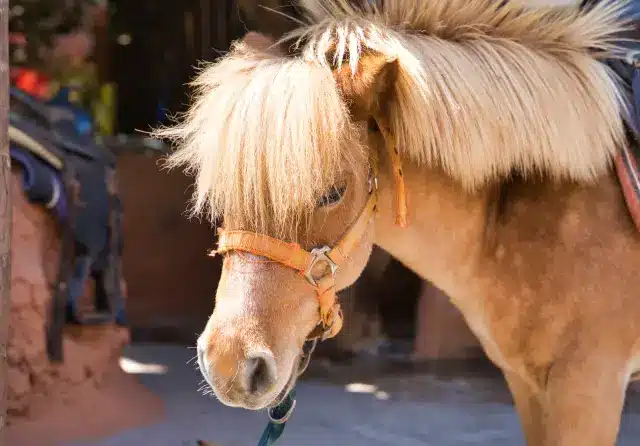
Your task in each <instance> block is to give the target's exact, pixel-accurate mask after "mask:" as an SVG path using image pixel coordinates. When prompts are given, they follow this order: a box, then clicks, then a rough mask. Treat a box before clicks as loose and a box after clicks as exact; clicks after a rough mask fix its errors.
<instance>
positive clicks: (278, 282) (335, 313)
mask: <svg viewBox="0 0 640 446" xmlns="http://www.w3.org/2000/svg"><path fill="white" fill-rule="evenodd" d="M302 4H303V5H302V6H303V7H304V9H303V13H304V17H305V19H304V20H303V21H300V23H299V26H298V27H297V28H296V29H294V30H293V31H291V32H290V33H288V34H287V35H286V36H284V37H283V38H282V39H279V40H277V41H276V40H273V39H271V40H270V39H269V38H267V37H265V36H260V35H258V34H251V35H247V36H246V37H245V38H244V39H242V40H239V41H236V42H235V43H234V44H233V46H232V48H231V49H230V51H229V52H228V53H227V54H225V55H224V56H222V57H221V58H219V59H218V60H216V61H215V62H213V63H211V64H208V65H206V66H204V67H203V68H202V71H201V72H200V73H199V74H198V75H197V76H196V77H195V80H194V81H193V84H192V86H193V89H194V96H193V103H192V104H191V106H190V108H189V110H188V111H187V112H186V113H185V114H184V115H182V116H181V117H180V119H179V122H176V123H174V124H172V125H170V126H165V127H162V128H159V129H156V132H155V137H157V138H166V139H169V140H171V141H172V142H173V143H174V144H175V145H176V150H175V151H174V152H173V153H172V154H171V155H170V156H169V157H167V159H166V166H167V167H168V168H176V167H181V168H182V169H184V171H185V172H186V174H189V175H193V176H194V193H193V197H192V200H191V203H190V205H189V206H190V212H191V215H194V216H204V217H206V218H208V219H210V221H211V222H212V224H213V223H217V222H219V221H222V222H223V223H222V226H221V228H219V230H218V246H217V248H216V249H215V250H213V252H212V253H211V255H221V256H223V258H224V261H223V271H222V276H221V279H220V282H219V285H218V288H217V293H216V296H215V308H214V310H213V313H212V315H211V316H210V318H209V320H208V322H207V324H206V327H205V328H204V331H203V332H202V333H201V334H200V336H199V338H198V340H197V357H198V364H199V366H200V369H201V372H202V375H203V376H204V378H205V380H206V382H207V383H208V385H209V386H210V387H211V389H212V391H213V393H214V394H215V396H216V397H217V398H218V399H219V400H220V401H221V402H222V403H224V404H225V405H228V406H231V407H241V408H245V409H249V410H262V409H265V408H273V407H274V406H277V405H278V404H279V403H280V402H282V401H283V399H284V398H286V396H287V395H288V392H289V391H290V390H291V389H292V388H293V386H294V384H295V382H296V379H297V377H298V374H299V372H300V370H301V369H302V368H303V367H304V361H303V358H304V357H305V351H304V347H305V345H306V344H305V342H306V341H308V340H312V339H315V340H323V339H327V338H330V337H333V336H335V335H336V334H337V333H338V332H339V331H340V328H341V326H342V324H343V320H342V317H341V316H342V313H341V311H340V307H339V302H338V300H337V299H336V292H337V291H340V290H343V289H345V288H347V287H349V286H351V285H352V284H353V283H354V282H355V281H356V280H357V279H358V277H359V275H360V273H361V272H362V271H363V269H364V268H365V265H366V264H367V261H368V258H369V254H370V252H371V250H372V246H373V245H377V246H379V247H381V248H382V249H384V250H385V251H387V252H388V253H390V254H391V255H392V256H393V257H395V258H396V259H398V260H399V261H401V262H402V263H403V264H404V265H405V266H407V267H408V268H410V269H411V270H413V271H414V272H416V273H417V274H418V275H419V276H420V277H422V278H424V279H426V280H429V281H430V282H432V283H433V284H435V285H436V286H438V287H439V288H440V289H442V290H443V291H444V292H446V293H447V294H448V295H449V296H450V298H451V300H452V302H453V304H455V306H457V308H459V309H460V311H461V312H462V314H463V316H464V318H465V320H466V322H467V323H468V325H469V327H470V328H471V330H472V331H473V332H474V334H475V335H476V336H477V337H478V339H479V341H480V342H481V344H482V347H483V349H484V351H485V352H486V354H487V356H488V358H489V359H490V360H491V361H492V362H493V363H494V364H495V365H496V366H497V367H498V368H499V369H500V370H501V371H502V373H503V375H504V378H505V380H506V383H507V384H508V387H509V389H510V392H511V394H512V396H513V399H514V404H515V406H516V409H517V412H518V414H519V417H520V420H521V424H522V428H523V432H524V436H525V439H526V442H527V444H528V445H529V446H535V445H554V446H575V445H582V446H589V445H594V446H595V445H597V446H605V445H613V444H615V442H616V439H617V435H618V431H619V424H620V419H621V412H622V408H623V403H624V399H625V391H626V389H627V387H628V385H629V383H630V382H631V381H632V380H634V379H635V378H638V377H640V374H639V372H640V274H639V273H638V265H639V264H640V233H639V231H638V230H637V228H636V227H635V225H634V220H633V215H635V214H633V213H632V212H630V206H628V205H627V203H626V201H625V196H624V194H623V193H622V188H621V186H620V184H619V183H620V178H619V177H618V174H617V173H616V172H617V171H616V168H615V166H616V164H615V162H614V160H615V159H617V157H618V156H619V154H620V153H621V151H622V150H623V149H624V150H629V149H630V148H633V147H636V146H637V142H636V140H635V138H634V136H633V135H632V134H631V133H630V132H629V124H628V122H629V118H630V116H631V112H632V111H633V110H632V108H631V107H632V104H630V101H629V95H628V94H626V93H625V92H624V89H623V85H622V82H621V81H620V78H619V77H618V76H616V74H615V72H614V71H613V70H612V69H611V68H610V66H609V65H608V64H607V63H606V61H607V60H610V59H616V58H617V59H620V58H621V57H622V55H623V52H624V48H623V45H622V44H621V43H620V42H621V40H620V35H621V34H623V33H624V32H626V31H628V29H629V27H630V20H629V19H628V18H627V16H626V15H625V2H620V1H609V0H607V1H602V2H599V3H597V4H594V5H591V6H589V7H587V8H579V7H551V6H549V7H536V8H533V7H528V6H527V5H524V4H523V3H521V2H519V1H517V0H505V1H500V2H497V1H494V0H447V1H441V0H386V1H384V2H381V1H369V2H361V3H360V4H357V5H356V4H354V3H352V2H348V1H347V0H313V1H312V0H306V1H303V2H302ZM347 322H348V321H347Z"/></svg>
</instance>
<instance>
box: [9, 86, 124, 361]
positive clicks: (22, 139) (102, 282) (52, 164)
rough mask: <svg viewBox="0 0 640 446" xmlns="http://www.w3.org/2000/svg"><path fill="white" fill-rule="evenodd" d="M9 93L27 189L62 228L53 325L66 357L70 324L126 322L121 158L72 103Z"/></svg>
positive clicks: (56, 347)
mask: <svg viewBox="0 0 640 446" xmlns="http://www.w3.org/2000/svg"><path fill="white" fill-rule="evenodd" d="M10 101H11V102H10V112H9V140H10V150H11V158H12V161H13V162H14V163H17V164H19V165H21V167H22V172H23V188H24V191H25V193H26V195H27V198H28V199H29V200H30V201H31V202H33V203H37V204H40V205H42V206H44V207H45V208H46V209H48V210H49V211H50V212H51V213H52V214H53V215H54V216H55V217H56V220H57V222H58V223H59V225H60V228H61V230H62V231H61V232H62V246H61V258H60V266H59V273H58V277H57V282H56V284H55V286H54V289H53V291H52V293H53V297H52V303H51V307H50V315H49V319H48V327H47V351H48V354H49V358H50V359H51V360H53V361H61V360H62V359H63V348H62V331H63V329H64V326H65V324H81V325H100V324H107V323H116V324H120V325H124V324H125V323H126V318H125V311H124V310H125V308H124V293H123V281H122V271H121V257H122V249H123V226H122V218H123V209H122V202H121V199H120V195H119V193H118V186H117V181H116V175H115V174H116V171H115V168H116V158H115V156H114V154H113V153H112V152H111V151H110V150H108V149H107V148H106V147H104V146H103V145H99V144H96V143H95V142H94V140H93V137H92V136H90V135H85V134H82V133H81V132H79V131H78V128H77V126H76V125H75V123H76V121H75V116H74V113H73V112H72V111H71V110H70V109H68V108H65V107H63V106H50V105H47V104H44V103H42V102H39V101H38V100H37V99H35V98H34V97H31V96H29V95H28V94H26V93H23V92H21V91H20V90H17V89H11V90H10ZM89 278H92V279H93V280H94V283H95V287H94V289H95V296H94V305H93V307H94V308H93V310H89V311H83V309H82V308H81V304H80V299H81V297H82V295H83V294H84V290H85V288H86V286H87V281H88V280H89Z"/></svg>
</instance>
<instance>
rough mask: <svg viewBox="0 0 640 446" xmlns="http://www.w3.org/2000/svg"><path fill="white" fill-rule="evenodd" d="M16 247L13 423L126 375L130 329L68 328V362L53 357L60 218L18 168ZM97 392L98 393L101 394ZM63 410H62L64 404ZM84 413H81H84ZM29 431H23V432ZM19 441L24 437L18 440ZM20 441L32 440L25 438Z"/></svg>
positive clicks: (10, 395)
mask: <svg viewBox="0 0 640 446" xmlns="http://www.w3.org/2000/svg"><path fill="white" fill-rule="evenodd" d="M11 187H12V198H13V222H12V228H13V246H12V265H11V286H12V291H11V310H10V315H9V316H10V317H9V346H8V351H7V355H8V365H9V369H8V383H7V385H8V423H9V424H10V425H12V426H15V425H20V424H23V423H28V422H29V421H37V420H41V419H42V418H46V417H48V416H50V415H51V412H52V410H51V408H52V407H54V406H55V407H57V410H58V409H60V408H61V407H64V406H73V405H74V404H76V403H78V402H82V401H83V400H86V395H87V392H89V393H91V392H92V391H95V392H98V393H99V392H100V389H101V387H102V386H103V384H104V383H105V380H107V379H111V378H113V377H114V375H119V374H120V375H121V374H123V373H124V372H122V371H121V370H120V369H119V367H118V360H119V357H120V353H121V351H122V348H123V347H124V346H125V344H126V343H127V342H128V339H129V334H128V330H127V329H126V328H122V327H117V326H104V327H75V328H67V329H66V330H65V333H64V357H65V359H64V362H63V363H61V364H53V363H50V362H49V360H48V357H47V352H46V347H45V318H46V315H47V311H48V304H49V302H50V298H51V292H50V290H51V286H52V284H53V283H54V281H55V278H56V273H57V264H58V257H59V245H60V243H59V233H58V230H57V228H56V225H55V222H54V220H53V218H52V217H51V216H50V215H49V214H48V213H47V212H46V211H45V210H44V209H43V208H42V207H40V206H34V205H31V204H30V203H29V202H28V201H27V199H26V197H25V195H24V193H23V191H22V186H21V173H20V172H19V171H17V170H14V171H13V172H12V184H11ZM95 392H94V393H95ZM58 412H59V410H58ZM79 416H80V415H79V414H78V413H76V414H75V417H76V419H79V418H78V417H79ZM19 438H22V437H19ZM17 441H18V440H17ZM20 441H21V442H20V444H26V440H24V441H25V442H23V441H22V440H20Z"/></svg>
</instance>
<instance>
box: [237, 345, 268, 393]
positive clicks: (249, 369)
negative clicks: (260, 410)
mask: <svg viewBox="0 0 640 446" xmlns="http://www.w3.org/2000/svg"><path fill="white" fill-rule="evenodd" d="M244 376H245V383H246V384H245V385H246V390H247V392H249V393H250V394H252V395H256V394H261V393H264V392H266V391H268V390H269V388H270V387H271V386H272V385H273V384H274V383H275V381H276V362H275V360H274V359H273V356H272V355H271V354H269V353H261V354H257V355H253V356H250V357H248V358H247V359H246V360H245V362H244Z"/></svg>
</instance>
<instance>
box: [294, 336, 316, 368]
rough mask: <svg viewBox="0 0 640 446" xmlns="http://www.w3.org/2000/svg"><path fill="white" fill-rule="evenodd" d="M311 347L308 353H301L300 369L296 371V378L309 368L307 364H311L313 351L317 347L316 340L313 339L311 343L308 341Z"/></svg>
mask: <svg viewBox="0 0 640 446" xmlns="http://www.w3.org/2000/svg"><path fill="white" fill-rule="evenodd" d="M309 343H310V344H311V347H310V348H309V351H308V352H306V353H305V352H304V350H303V352H302V361H301V362H300V368H299V369H298V376H300V375H302V374H303V373H304V372H305V371H306V370H307V367H309V363H310V362H311V355H313V351H314V350H315V349H316V346H317V345H318V339H317V338H316V339H314V340H313V341H309Z"/></svg>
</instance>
